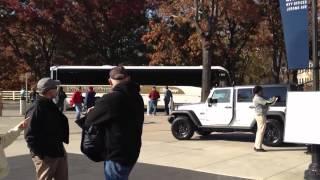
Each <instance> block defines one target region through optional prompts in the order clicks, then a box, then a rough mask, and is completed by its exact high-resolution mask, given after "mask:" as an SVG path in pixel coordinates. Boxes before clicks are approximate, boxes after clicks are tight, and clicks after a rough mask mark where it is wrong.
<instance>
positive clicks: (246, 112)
mask: <svg viewBox="0 0 320 180" xmlns="http://www.w3.org/2000/svg"><path fill="white" fill-rule="evenodd" d="M252 98H253V93H252V88H240V89H238V90H237V98H236V107H235V110H236V111H235V112H236V113H235V114H236V115H235V121H234V123H233V124H232V126H240V127H250V125H251V124H252V122H253V121H254V115H255V113H254V106H253V103H252Z"/></svg>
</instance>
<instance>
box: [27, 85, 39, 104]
mask: <svg viewBox="0 0 320 180" xmlns="http://www.w3.org/2000/svg"><path fill="white" fill-rule="evenodd" d="M38 96H39V93H38V92H37V89H36V88H35V87H33V88H32V91H31V93H30V94H29V98H30V101H31V103H33V102H34V101H36V100H37V98H38Z"/></svg>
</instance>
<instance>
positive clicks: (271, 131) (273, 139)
mask: <svg viewBox="0 0 320 180" xmlns="http://www.w3.org/2000/svg"><path fill="white" fill-rule="evenodd" d="M282 142H283V125H282V123H281V122H279V121H278V120H276V119H268V120H267V127H266V131H265V134H264V138H263V144H265V145H267V146H279V145H281V144H282Z"/></svg>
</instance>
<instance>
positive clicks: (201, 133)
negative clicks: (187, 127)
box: [197, 130, 211, 136]
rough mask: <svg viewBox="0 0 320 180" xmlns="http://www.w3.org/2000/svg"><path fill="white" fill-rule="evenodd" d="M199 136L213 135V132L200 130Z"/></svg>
mask: <svg viewBox="0 0 320 180" xmlns="http://www.w3.org/2000/svg"><path fill="white" fill-rule="evenodd" d="M197 134H199V135H200V136H208V135H210V134H211V131H204V130H198V131H197Z"/></svg>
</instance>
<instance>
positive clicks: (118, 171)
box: [104, 160, 133, 180]
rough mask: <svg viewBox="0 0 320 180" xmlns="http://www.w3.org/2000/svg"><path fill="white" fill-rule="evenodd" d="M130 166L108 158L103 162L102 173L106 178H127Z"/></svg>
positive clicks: (112, 179) (108, 179) (118, 179)
mask: <svg viewBox="0 0 320 180" xmlns="http://www.w3.org/2000/svg"><path fill="white" fill-rule="evenodd" d="M132 168H133V167H132V166H123V165H121V164H119V163H117V162H114V161H110V160H109V161H105V162H104V175H105V178H106V180H128V179H129V174H130V172H131V170H132Z"/></svg>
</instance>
